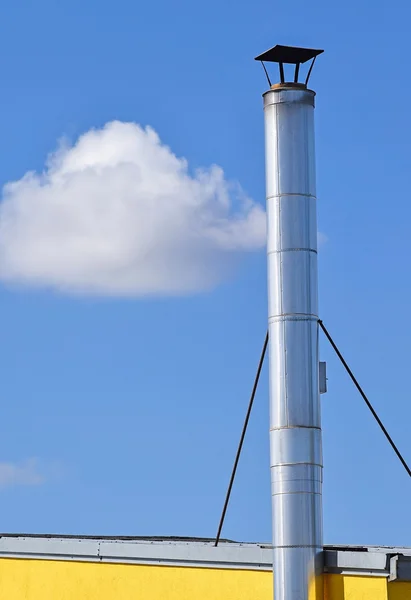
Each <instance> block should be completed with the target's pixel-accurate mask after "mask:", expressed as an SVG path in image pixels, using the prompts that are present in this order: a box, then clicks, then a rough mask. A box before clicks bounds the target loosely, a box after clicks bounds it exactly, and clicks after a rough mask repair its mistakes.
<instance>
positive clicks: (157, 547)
mask: <svg viewBox="0 0 411 600" xmlns="http://www.w3.org/2000/svg"><path fill="white" fill-rule="evenodd" d="M0 558H20V559H37V560H61V561H76V562H99V563H121V564H139V565H163V566H186V567H197V568H219V569H241V570H262V571H271V569H272V548H271V546H270V545H269V544H257V543H244V544H243V543H236V542H229V541H225V542H220V544H219V546H218V547H217V548H216V547H214V544H213V540H207V539H202V538H160V537H159V538H131V537H123V538H118V537H116V538H114V537H92V536H81V537H72V536H55V535H53V536H48V535H44V536H40V535H12V534H0ZM324 563H325V571H326V572H328V573H342V574H350V575H364V576H377V577H388V578H389V579H390V580H391V581H394V580H402V581H411V548H388V547H387V548H383V547H355V546H353V547H347V546H345V547H344V546H341V547H339V546H327V547H325V549H324Z"/></svg>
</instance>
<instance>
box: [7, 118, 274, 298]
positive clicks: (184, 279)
mask: <svg viewBox="0 0 411 600" xmlns="http://www.w3.org/2000/svg"><path fill="white" fill-rule="evenodd" d="M265 238H266V218H265V211H264V209H263V208H262V207H261V206H260V205H259V204H257V203H255V202H254V201H252V200H251V199H250V198H248V197H247V196H246V195H245V193H244V192H243V191H242V190H241V188H240V186H239V184H237V183H233V182H229V181H227V179H226V178H225V175H224V172H223V170H222V169H221V168H220V167H218V166H211V167H210V168H207V169H198V170H195V171H193V172H192V171H191V170H190V169H189V165H188V163H187V161H186V160H185V159H184V158H178V157H177V156H175V155H174V154H173V152H172V151H171V150H170V148H169V147H168V146H166V145H164V144H163V143H162V141H161V140H160V138H159V136H158V135H157V133H156V132H155V131H154V130H153V129H151V128H149V127H146V128H143V127H141V126H139V125H137V124H135V123H123V122H118V121H116V122H111V123H108V124H107V125H105V126H104V127H103V128H102V129H97V130H91V131H88V132H87V133H85V134H84V135H82V136H81V137H80V138H79V139H78V140H77V141H76V143H75V144H74V145H73V146H69V145H67V144H66V145H64V144H62V145H61V146H60V148H59V149H58V150H57V151H56V152H54V153H53V154H51V155H50V157H49V160H48V162H47V164H46V168H45V170H44V172H43V173H41V174H38V173H34V172H29V173H26V175H24V177H22V179H20V180H19V181H15V182H10V183H8V184H6V185H5V186H4V188H3V194H2V201H1V203H0V279H2V280H3V281H7V282H13V283H17V284H23V285H30V286H39V287H46V288H54V289H57V290H60V291H63V292H69V293H81V294H98V295H117V296H142V295H147V294H148V295H174V294H189V293H195V292H201V291H203V290H208V289H211V288H213V287H214V286H216V285H217V284H218V283H220V282H221V281H222V280H223V279H224V278H225V277H227V276H228V274H229V273H230V272H231V271H232V269H233V268H234V267H235V265H236V263H237V262H238V259H239V258H240V257H241V255H242V254H244V253H246V252H250V251H254V250H258V249H260V248H263V247H264V245H265Z"/></svg>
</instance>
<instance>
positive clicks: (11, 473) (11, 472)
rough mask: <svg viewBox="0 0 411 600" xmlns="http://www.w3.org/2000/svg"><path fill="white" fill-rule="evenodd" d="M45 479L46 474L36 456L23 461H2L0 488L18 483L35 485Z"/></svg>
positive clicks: (0, 465)
mask: <svg viewBox="0 0 411 600" xmlns="http://www.w3.org/2000/svg"><path fill="white" fill-rule="evenodd" d="M45 481H46V477H45V474H44V473H43V472H42V470H41V468H40V465H39V461H38V460H37V459H36V458H30V459H28V460H26V461H24V462H22V463H12V462H0V488H6V487H13V486H18V485H25V486H35V485H41V484H43V483H45Z"/></svg>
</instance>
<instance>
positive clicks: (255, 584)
mask: <svg viewBox="0 0 411 600" xmlns="http://www.w3.org/2000/svg"><path fill="white" fill-rule="evenodd" d="M271 589H272V576H271V573H268V572H265V571H238V570H227V569H208V568H207V569H205V568H203V569H201V568H183V567H162V566H142V565H114V564H99V563H91V562H90V563H86V562H84V563H82V562H65V561H43V560H24V559H0V600H143V599H144V600H193V599H194V600H203V599H204V600H272V595H271ZM325 600H411V583H390V584H388V583H387V580H386V579H385V578H380V577H353V576H351V577H343V576H341V575H327V576H326V577H325Z"/></svg>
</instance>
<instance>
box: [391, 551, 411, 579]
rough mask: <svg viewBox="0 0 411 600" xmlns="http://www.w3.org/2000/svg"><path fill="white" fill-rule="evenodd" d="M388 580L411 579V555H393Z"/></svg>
mask: <svg viewBox="0 0 411 600" xmlns="http://www.w3.org/2000/svg"><path fill="white" fill-rule="evenodd" d="M388 581H411V556H406V555H404V554H395V555H394V556H391V558H390V574H389V577H388Z"/></svg>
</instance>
